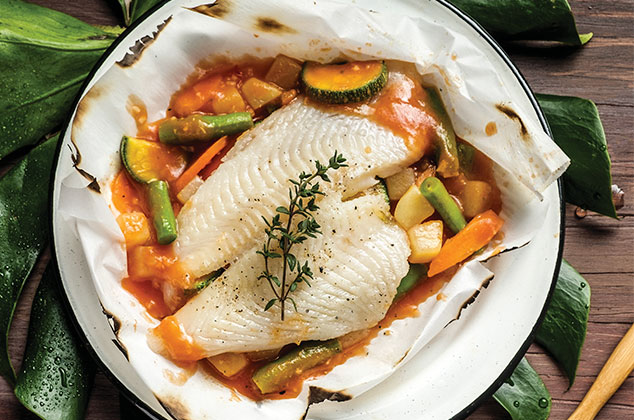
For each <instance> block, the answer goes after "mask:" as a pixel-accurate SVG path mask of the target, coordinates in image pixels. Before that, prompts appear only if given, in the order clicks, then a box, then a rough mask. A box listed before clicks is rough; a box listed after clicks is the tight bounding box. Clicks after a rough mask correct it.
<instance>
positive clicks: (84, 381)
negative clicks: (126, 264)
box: [15, 264, 95, 420]
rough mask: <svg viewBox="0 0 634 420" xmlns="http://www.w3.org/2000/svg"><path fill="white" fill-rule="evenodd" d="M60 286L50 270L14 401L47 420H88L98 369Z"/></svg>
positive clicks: (33, 316) (33, 310)
mask: <svg viewBox="0 0 634 420" xmlns="http://www.w3.org/2000/svg"><path fill="white" fill-rule="evenodd" d="M58 281H59V278H58V277H57V272H56V270H55V267H54V266H53V265H52V264H51V265H49V266H48V267H47V269H46V272H45V273H44V276H43V277H42V280H41V282H40V285H39V287H38V289H37V292H36V293H35V299H34V301H33V307H32V308H31V321H30V323H29V335H28V338H27V343H26V353H25V355H24V361H23V362H22V370H21V371H20V374H19V375H18V381H17V384H16V387H15V395H16V396H17V397H18V399H19V400H20V402H21V403H22V404H23V405H24V406H25V407H26V408H28V409H29V410H31V411H32V412H34V413H35V414H37V415H38V416H40V417H41V418H43V419H47V420H57V419H59V420H73V419H83V418H84V413H85V411H86V405H87V403H88V397H89V395H90V390H91V388H92V383H93V378H94V374H95V367H94V365H93V363H92V360H91V359H90V357H88V355H87V354H86V352H85V350H84V348H83V347H82V346H81V344H80V343H79V340H78V339H77V338H76V337H75V331H74V330H73V328H72V325H71V324H70V322H69V321H68V319H67V315H66V313H65V312H64V308H63V303H62V297H61V296H60V292H59V290H58V285H57V282H58Z"/></svg>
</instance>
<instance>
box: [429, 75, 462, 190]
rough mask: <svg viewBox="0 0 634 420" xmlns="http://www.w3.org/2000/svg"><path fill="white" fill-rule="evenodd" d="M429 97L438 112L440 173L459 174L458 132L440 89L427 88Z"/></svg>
mask: <svg viewBox="0 0 634 420" xmlns="http://www.w3.org/2000/svg"><path fill="white" fill-rule="evenodd" d="M425 91H426V92H427V95H428V97H429V104H430V106H431V107H432V109H433V110H434V111H435V113H436V117H437V119H438V120H437V121H438V125H437V126H436V139H435V144H436V160H437V162H438V168H437V169H436V170H437V171H438V173H439V174H440V175H442V176H443V177H445V178H450V177H452V176H456V175H458V169H459V168H460V162H459V160H458V147H457V145H456V133H455V132H454V129H453V125H452V124H451V119H450V118H449V114H447V110H446V109H445V105H444V104H443V103H442V99H441V98H440V94H439V93H438V89H436V88H431V87H428V88H425Z"/></svg>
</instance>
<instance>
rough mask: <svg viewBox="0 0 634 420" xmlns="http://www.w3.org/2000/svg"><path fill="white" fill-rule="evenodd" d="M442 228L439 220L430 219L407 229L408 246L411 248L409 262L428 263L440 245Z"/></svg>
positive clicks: (438, 250) (437, 251)
mask: <svg viewBox="0 0 634 420" xmlns="http://www.w3.org/2000/svg"><path fill="white" fill-rule="evenodd" d="M442 228H443V226H442V222H441V221H440V220H431V221H429V222H425V223H423V224H420V225H416V226H413V227H411V228H410V229H409V230H408V231H407V237H408V238H409V246H410V248H411V249H412V254H411V255H410V256H409V262H410V263H414V264H423V263H428V262H430V261H431V260H432V259H433V258H434V257H435V256H436V255H438V253H439V252H440V248H441V247H442Z"/></svg>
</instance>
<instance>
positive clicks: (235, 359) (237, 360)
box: [207, 353, 249, 378]
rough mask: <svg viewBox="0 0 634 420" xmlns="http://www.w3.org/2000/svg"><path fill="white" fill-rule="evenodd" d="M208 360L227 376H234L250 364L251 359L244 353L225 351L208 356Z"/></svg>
mask: <svg viewBox="0 0 634 420" xmlns="http://www.w3.org/2000/svg"><path fill="white" fill-rule="evenodd" d="M207 360H208V361H209V363H211V364H212V365H213V366H214V367H215V368H216V369H217V370H218V372H220V373H222V374H223V375H224V376H225V377H227V378H230V377H231V376H234V375H235V374H236V373H238V372H240V371H241V370H242V369H244V368H245V367H247V365H248V364H249V359H248V358H247V356H246V355H245V354H244V353H223V354H219V355H217V356H212V357H208V358H207Z"/></svg>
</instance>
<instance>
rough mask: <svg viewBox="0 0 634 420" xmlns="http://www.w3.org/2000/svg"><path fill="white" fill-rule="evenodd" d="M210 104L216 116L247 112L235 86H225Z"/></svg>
mask: <svg viewBox="0 0 634 420" xmlns="http://www.w3.org/2000/svg"><path fill="white" fill-rule="evenodd" d="M211 104H212V108H213V110H214V112H215V113H216V114H231V113H232V112H244V111H246V110H247V105H246V104H245V103H244V99H242V95H240V92H238V89H237V88H236V87H235V86H227V87H225V88H224V89H223V90H221V91H219V92H218V94H217V96H216V97H215V98H214V99H213V100H212V101H211Z"/></svg>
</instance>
